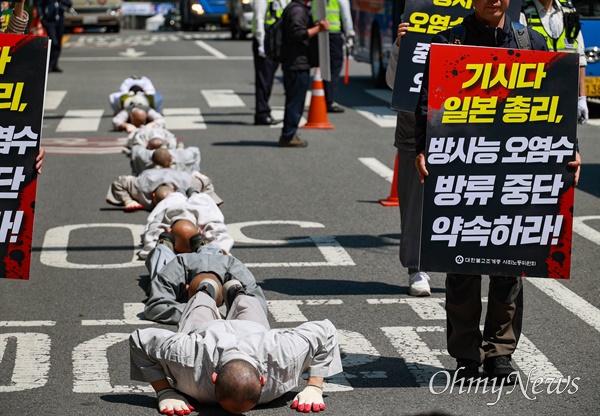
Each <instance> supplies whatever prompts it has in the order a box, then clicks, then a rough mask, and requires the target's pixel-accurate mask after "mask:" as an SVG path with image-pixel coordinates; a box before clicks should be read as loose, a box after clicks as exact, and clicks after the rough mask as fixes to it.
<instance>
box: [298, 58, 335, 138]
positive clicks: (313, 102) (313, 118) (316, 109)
mask: <svg viewBox="0 0 600 416" xmlns="http://www.w3.org/2000/svg"><path fill="white" fill-rule="evenodd" d="M302 128H303V129H330V130H331V129H335V127H334V126H332V125H331V124H329V121H328V120H327V101H326V100H325V88H324V87H323V78H321V70H320V69H319V68H318V67H317V68H315V77H314V78H313V84H312V97H311V99H310V107H308V121H307V122H306V124H305V125H304V126H302Z"/></svg>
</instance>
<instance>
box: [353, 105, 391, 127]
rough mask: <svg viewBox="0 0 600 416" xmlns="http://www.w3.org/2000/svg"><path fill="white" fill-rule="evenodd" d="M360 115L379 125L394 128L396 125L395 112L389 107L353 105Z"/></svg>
mask: <svg viewBox="0 0 600 416" xmlns="http://www.w3.org/2000/svg"><path fill="white" fill-rule="evenodd" d="M354 109H355V110H356V111H357V112H358V113H359V114H360V115H361V116H363V117H364V118H366V119H367V120H371V121H372V122H373V123H375V124H377V125H378V126H379V127H384V128H394V127H396V112H395V111H394V110H392V109H391V108H389V107H384V106H370V107H355V108H354Z"/></svg>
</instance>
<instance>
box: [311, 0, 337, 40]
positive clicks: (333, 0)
mask: <svg viewBox="0 0 600 416" xmlns="http://www.w3.org/2000/svg"><path fill="white" fill-rule="evenodd" d="M311 8H312V15H313V16H316V15H317V8H316V5H315V1H314V0H313V1H312V4H311ZM341 15H342V13H341V11H340V3H339V1H338V0H325V18H326V19H327V20H328V21H329V32H330V33H340V32H341V31H342V17H341Z"/></svg>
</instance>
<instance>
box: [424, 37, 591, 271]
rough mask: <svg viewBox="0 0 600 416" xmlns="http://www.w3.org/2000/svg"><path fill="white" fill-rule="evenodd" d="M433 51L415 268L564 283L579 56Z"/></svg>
mask: <svg viewBox="0 0 600 416" xmlns="http://www.w3.org/2000/svg"><path fill="white" fill-rule="evenodd" d="M430 53H431V55H430V60H431V62H430V77H429V85H430V87H429V102H428V121H427V147H426V161H427V169H428V171H429V176H428V177H427V178H426V180H425V189H424V203H423V223H422V238H421V255H420V263H421V264H420V268H421V270H427V271H440V272H450V273H460V274H489V275H497V276H531V277H551V278H562V279H568V278H569V274H570V265H571V235H572V222H573V194H574V190H573V180H574V169H573V168H571V167H569V166H567V164H568V162H570V161H572V160H574V159H575V147H576V145H575V143H576V133H577V95H578V88H577V87H578V71H579V66H578V60H577V59H578V57H577V55H576V54H568V53H555V52H542V51H529V50H514V49H501V48H482V47H472V46H457V45H441V44H432V45H431V52H430Z"/></svg>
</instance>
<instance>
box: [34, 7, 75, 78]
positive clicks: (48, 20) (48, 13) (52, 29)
mask: <svg viewBox="0 0 600 416" xmlns="http://www.w3.org/2000/svg"><path fill="white" fill-rule="evenodd" d="M71 7H73V3H71V0H35V8H36V10H37V14H38V17H39V18H40V19H41V20H42V25H43V26H44V29H46V32H47V33H48V37H49V38H50V40H51V41H52V44H51V45H50V65H49V67H48V71H49V72H63V71H62V69H60V68H59V67H58V58H60V50H61V46H62V38H63V34H64V33H65V8H66V9H67V10H68V9H70V8H71Z"/></svg>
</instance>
